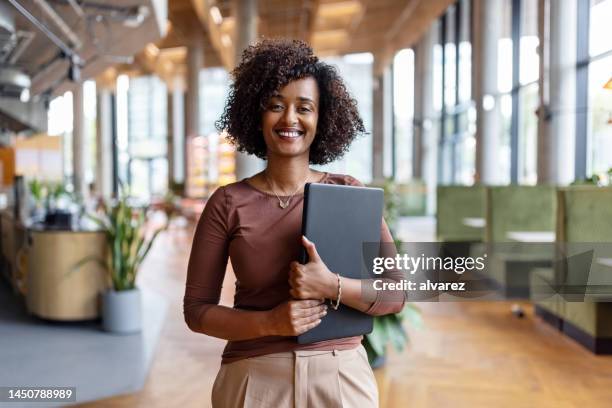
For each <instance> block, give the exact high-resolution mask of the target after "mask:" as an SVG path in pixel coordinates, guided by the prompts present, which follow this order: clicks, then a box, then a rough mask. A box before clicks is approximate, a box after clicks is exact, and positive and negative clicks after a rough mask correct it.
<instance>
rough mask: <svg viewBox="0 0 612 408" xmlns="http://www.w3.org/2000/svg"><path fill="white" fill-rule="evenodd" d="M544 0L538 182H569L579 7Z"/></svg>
mask: <svg viewBox="0 0 612 408" xmlns="http://www.w3.org/2000/svg"><path fill="white" fill-rule="evenodd" d="M541 3H543V4H541V5H540V10H543V11H544V16H545V17H544V19H543V20H542V21H541V22H540V24H541V28H540V35H541V39H540V44H544V51H543V52H544V53H546V51H548V61H546V59H543V61H544V69H543V70H541V73H542V74H543V75H541V80H540V83H541V85H544V84H546V83H547V85H548V95H546V92H544V93H542V94H541V105H540V121H544V122H545V123H543V124H542V126H541V129H539V130H540V131H539V132H538V136H539V139H538V183H545V184H558V185H566V184H569V183H571V182H572V181H573V180H574V170H575V169H574V162H575V156H574V150H575V132H576V116H575V115H576V35H577V31H576V30H577V22H576V13H577V8H576V2H575V1H572V0H555V1H550V2H541ZM547 20H548V21H547ZM547 28H548V30H547ZM547 31H548V33H547ZM547 34H548V42H546V37H547ZM546 47H548V49H547V50H546ZM544 56H546V54H544ZM546 65H547V66H546ZM542 87H543V88H544V86H542ZM546 97H548V100H546Z"/></svg>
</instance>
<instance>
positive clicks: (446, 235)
mask: <svg viewBox="0 0 612 408" xmlns="http://www.w3.org/2000/svg"><path fill="white" fill-rule="evenodd" d="M436 202H437V208H436V237H437V239H438V241H442V242H481V241H482V239H483V232H484V231H483V229H482V228H474V227H469V226H467V225H465V224H464V219H465V218H484V216H485V213H484V208H485V189H484V187H482V186H469V187H468V186H438V188H437V199H436Z"/></svg>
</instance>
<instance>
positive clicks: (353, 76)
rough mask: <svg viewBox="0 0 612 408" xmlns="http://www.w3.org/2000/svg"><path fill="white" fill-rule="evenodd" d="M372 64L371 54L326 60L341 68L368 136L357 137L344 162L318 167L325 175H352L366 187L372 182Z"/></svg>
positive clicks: (350, 55) (343, 159)
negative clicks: (366, 184) (328, 172)
mask: <svg viewBox="0 0 612 408" xmlns="http://www.w3.org/2000/svg"><path fill="white" fill-rule="evenodd" d="M373 61H374V57H373V56H372V54H370V53H361V54H348V55H345V56H343V57H330V58H325V62H327V63H329V64H331V65H335V66H336V67H337V68H338V71H339V72H340V75H341V76H342V79H343V80H344V81H345V83H346V86H347V88H348V90H349V92H350V93H351V95H352V96H353V97H354V98H355V99H356V100H357V106H358V108H359V113H360V115H361V119H363V124H364V126H365V128H366V132H367V134H366V135H363V136H361V137H358V138H357V139H356V140H355V141H354V142H353V144H352V145H351V147H350V150H349V151H348V152H347V153H346V155H345V156H344V157H343V158H342V159H340V160H336V161H335V162H333V163H330V164H328V165H325V166H317V168H318V169H321V170H324V171H330V172H336V173H344V174H350V175H352V176H354V177H356V178H357V179H359V180H360V181H362V182H363V183H369V182H370V181H372V89H373V88H372V87H373V83H372V64H373Z"/></svg>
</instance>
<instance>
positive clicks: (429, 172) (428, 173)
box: [412, 22, 439, 214]
mask: <svg viewBox="0 0 612 408" xmlns="http://www.w3.org/2000/svg"><path fill="white" fill-rule="evenodd" d="M438 30H439V26H438V23H437V22H434V23H433V24H432V25H431V27H430V28H429V30H427V31H426V32H425V34H424V35H423V37H422V38H421V39H420V40H419V42H418V44H417V45H416V47H415V76H414V78H415V81H414V82H415V83H414V144H413V155H414V156H413V159H412V162H413V170H412V174H413V177H414V178H415V179H421V180H423V181H424V182H425V185H426V189H427V202H426V212H427V214H433V213H435V208H436V187H437V184H438V182H437V157H438V134H439V132H436V131H435V130H434V126H433V123H434V119H435V112H434V107H433V47H434V44H435V41H436V36H437V31H438Z"/></svg>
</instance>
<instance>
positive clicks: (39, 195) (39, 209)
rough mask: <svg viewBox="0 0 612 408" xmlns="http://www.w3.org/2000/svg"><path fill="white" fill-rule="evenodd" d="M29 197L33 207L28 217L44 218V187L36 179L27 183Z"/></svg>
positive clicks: (46, 194) (45, 194)
mask: <svg viewBox="0 0 612 408" xmlns="http://www.w3.org/2000/svg"><path fill="white" fill-rule="evenodd" d="M28 187H29V190H30V197H32V201H33V202H34V206H33V208H32V210H31V212H30V216H32V217H33V218H36V219H39V218H43V217H44V206H43V204H44V201H45V198H46V197H47V196H48V191H47V187H46V185H45V184H44V183H43V182H41V181H40V180H38V179H33V180H30V181H29V182H28Z"/></svg>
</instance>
